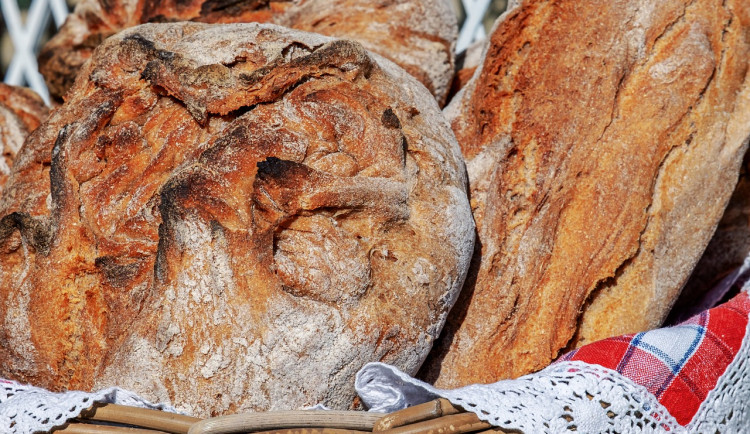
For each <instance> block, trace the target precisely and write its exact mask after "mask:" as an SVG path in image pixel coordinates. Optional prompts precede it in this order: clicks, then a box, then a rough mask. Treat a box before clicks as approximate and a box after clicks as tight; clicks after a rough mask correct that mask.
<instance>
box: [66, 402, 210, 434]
mask: <svg viewBox="0 0 750 434" xmlns="http://www.w3.org/2000/svg"><path fill="white" fill-rule="evenodd" d="M79 419H84V420H91V421H101V422H115V423H122V424H127V425H134V426H137V427H141V428H148V429H151V430H156V431H163V432H167V433H172V434H187V432H188V430H189V429H190V427H191V426H192V425H193V424H195V423H196V422H200V420H201V419H199V418H197V417H190V416H183V415H181V414H176V413H170V412H168V411H160V410H149V409H146V408H138V407H129V406H126V405H118V404H105V405H103V406H101V407H93V408H91V409H89V410H85V411H84V412H83V413H81V416H80V417H79ZM63 432H66V431H63ZM68 432H70V431H67V432H66V433H68Z"/></svg>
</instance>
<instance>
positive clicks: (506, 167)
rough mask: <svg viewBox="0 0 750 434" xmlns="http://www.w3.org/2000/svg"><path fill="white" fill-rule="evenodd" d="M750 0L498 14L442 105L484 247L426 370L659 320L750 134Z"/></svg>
mask: <svg viewBox="0 0 750 434" xmlns="http://www.w3.org/2000/svg"><path fill="white" fill-rule="evenodd" d="M744 3H745V2H742V1H734V2H732V1H729V2H721V1H713V0H703V1H701V0H699V1H692V2H690V1H682V0H674V1H668V2H662V3H660V4H659V6H658V7H655V6H654V3H653V2H648V1H637V2H609V1H595V0H592V1H586V2H574V1H533V0H529V1H524V2H520V5H519V6H517V7H516V8H515V9H512V10H510V11H509V12H507V13H506V15H504V16H503V18H502V19H501V20H500V21H499V22H498V23H496V25H495V28H494V29H493V31H492V33H491V35H490V46H489V48H488V51H487V53H486V54H485V56H486V57H485V59H484V61H483V64H482V65H481V66H480V68H479V69H478V70H477V72H476V74H475V75H474V78H473V79H472V81H471V82H470V83H469V85H468V86H467V87H466V88H465V89H464V90H463V91H462V93H461V94H459V96H460V98H458V99H457V100H454V101H453V102H452V103H451V105H450V106H449V107H448V108H447V109H446V113H447V114H448V116H449V117H450V119H451V120H452V125H453V129H454V131H455V132H456V135H457V137H458V140H459V143H460V144H461V146H462V149H463V151H464V155H465V156H466V158H467V168H468V171H469V179H470V184H471V200H472V209H473V211H474V216H475V219H476V222H477V227H478V231H479V242H480V243H481V250H480V251H478V253H477V256H476V257H475V258H476V261H475V262H474V269H473V275H472V274H471V273H470V279H469V282H470V284H469V285H468V287H467V288H465V291H464V293H463V294H462V296H461V298H460V299H459V301H458V303H457V309H456V310H455V316H454V315H453V314H452V316H451V318H450V319H449V323H448V324H447V325H446V331H445V334H444V335H443V338H442V339H441V343H440V346H439V348H438V349H437V350H436V351H435V352H434V353H433V357H432V361H431V362H430V363H429V364H428V366H427V367H426V368H425V372H424V375H425V376H426V377H427V378H429V379H436V378H437V380H438V382H437V384H438V385H439V386H441V387H455V386H459V385H463V384H467V383H471V382H487V381H495V380H497V379H500V378H508V377H515V376H518V375H521V374H525V373H528V372H531V371H534V370H538V369H540V368H542V367H544V366H545V365H547V364H548V363H549V362H550V361H551V360H552V359H553V358H555V357H556V356H557V355H558V353H559V352H560V350H561V349H563V348H565V347H566V346H567V345H568V344H569V342H570V341H571V338H573V337H574V333H576V331H577V333H578V334H577V335H576V337H575V343H577V344H581V343H585V342H588V341H591V340H595V339H599V338H603V337H606V336H610V335H613V334H619V333H626V332H633V331H639V330H643V329H647V328H652V327H654V326H656V325H658V324H659V323H660V321H662V320H663V318H664V316H665V315H666V313H667V311H668V309H669V307H670V306H671V303H672V302H673V301H674V299H675V297H676V295H677V293H678V292H679V289H680V288H681V286H682V285H683V283H684V282H685V280H686V279H687V276H688V275H689V273H690V270H691V269H692V267H693V266H694V264H695V262H696V261H697V259H698V257H699V255H700V252H701V251H702V250H703V248H704V247H705V245H706V243H707V242H708V238H709V237H710V234H711V232H712V231H713V228H714V227H715V225H716V223H717V221H718V219H719V216H720V215H721V210H722V209H723V207H724V205H725V204H726V201H727V200H728V197H729V194H730V193H731V190H732V187H733V185H734V183H735V182H736V176H737V173H738V168H739V163H740V157H739V156H740V155H742V152H743V151H744V148H745V146H746V141H745V139H746V138H747V136H748V134H749V133H750V131H748V130H749V129H750V125H748V124H747V122H746V119H747V116H748V113H750V104H748V96H749V95H750V90H749V88H750V85H749V84H748V78H747V70H748V60H747V59H748V58H749V54H750V51H749V49H748V47H749V45H748V44H749V43H750V41H748V33H747V29H748V27H749V25H750V24H749V23H748V17H747V14H748V12H747V8H746V5H745V4H744ZM743 92H744V93H743ZM742 119H745V121H744V124H743V123H742ZM581 310H584V312H583V314H582V316H581V318H580V322H581V323H580V327H579V314H580V312H581ZM480 366H481V367H482V369H479V368H478V367H480Z"/></svg>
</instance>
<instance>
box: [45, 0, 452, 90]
mask: <svg viewBox="0 0 750 434" xmlns="http://www.w3.org/2000/svg"><path fill="white" fill-rule="evenodd" d="M188 20H190V21H198V22H205V23H241V22H268V23H274V24H279V25H283V26H285V27H290V28H294V29H298V30H304V31H308V32H315V33H320V34H323V35H326V36H332V37H338V38H344V39H352V40H355V41H358V42H360V43H362V44H363V45H364V46H365V48H367V49H368V50H372V51H374V52H376V53H378V54H380V55H382V56H384V57H386V58H388V59H390V60H392V61H394V62H395V63H397V64H398V65H399V66H401V67H403V68H404V69H406V70H407V72H409V73H410V74H412V75H413V76H414V77H416V78H417V79H418V80H419V81H420V82H421V83H422V84H424V85H425V86H427V88H428V89H429V90H430V92H432V93H433V95H435V97H436V98H437V99H438V101H439V102H440V103H441V104H443V103H445V98H446V95H447V93H448V86H449V85H450V80H451V78H452V74H453V62H454V59H453V48H454V46H455V41H456V38H457V34H458V33H457V32H458V30H457V23H456V18H455V16H454V15H453V12H452V11H451V9H450V6H449V5H448V2H446V1H444V0H419V1H405V0H278V1H269V0H243V1H238V2H226V1H220V0H191V1H173V0H171V1H135V0H83V1H81V2H80V3H79V4H78V5H77V6H76V10H75V12H74V13H73V14H72V15H71V16H70V17H69V18H68V21H67V22H66V23H65V25H64V26H63V27H62V28H61V29H60V31H59V33H58V34H57V35H56V36H55V37H53V38H52V39H51V40H50V41H49V42H48V43H47V44H45V46H44V47H42V50H41V52H40V54H39V69H40V71H41V72H42V75H44V77H45V79H46V80H47V85H48V86H49V88H50V93H51V94H52V95H53V96H55V97H58V98H61V97H63V96H64V95H65V92H67V90H68V89H69V88H70V87H71V86H72V85H73V81H74V80H75V76H76V74H77V73H78V71H79V70H80V68H81V67H82V66H83V63H84V62H85V61H86V60H87V59H88V58H89V57H91V53H92V51H93V50H94V48H96V47H97V46H98V45H99V44H100V43H101V42H102V41H103V40H104V39H106V38H107V37H109V36H111V35H113V34H115V33H117V32H118V31H120V30H123V29H126V28H129V27H132V26H135V25H138V24H143V23H151V22H172V21H188Z"/></svg>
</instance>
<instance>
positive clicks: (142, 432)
mask: <svg viewBox="0 0 750 434" xmlns="http://www.w3.org/2000/svg"><path fill="white" fill-rule="evenodd" d="M52 432H53V434H57V433H62V434H167V433H166V432H165V431H154V430H151V429H141V428H127V427H119V426H106V425H91V424H88V423H71V424H68V425H67V426H66V427H65V428H63V429H61V430H54V431H52Z"/></svg>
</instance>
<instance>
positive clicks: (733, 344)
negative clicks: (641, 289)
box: [556, 292, 750, 430]
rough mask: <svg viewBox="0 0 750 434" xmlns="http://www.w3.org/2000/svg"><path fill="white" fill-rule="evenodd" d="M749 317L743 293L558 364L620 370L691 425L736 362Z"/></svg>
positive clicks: (573, 354) (589, 348) (599, 343)
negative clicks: (676, 321)
mask: <svg viewBox="0 0 750 434" xmlns="http://www.w3.org/2000/svg"><path fill="white" fill-rule="evenodd" d="M749 314H750V296H748V293H746V292H741V293H740V294H739V295H737V296H735V297H734V298H733V299H731V300H730V301H729V302H727V303H725V304H722V305H720V306H718V307H715V308H713V309H709V310H707V311H704V312H702V313H700V314H698V315H696V316H694V317H692V318H690V319H689V320H687V321H685V322H683V323H681V324H680V325H678V326H674V327H668V328H663V329H656V330H652V331H648V332H644V333H637V334H633V335H624V336H618V337H614V338H609V339H604V340H602V341H597V342H594V343H591V344H589V345H585V346H583V347H581V348H579V349H577V350H573V351H571V352H570V353H568V354H566V355H564V356H563V357H562V358H560V359H559V360H558V362H556V363H559V362H561V361H581V362H585V363H589V364H595V365H600V366H603V367H605V368H609V369H612V370H615V371H617V372H619V373H620V374H622V375H623V376H625V377H627V378H629V379H631V380H632V381H634V382H635V383H637V384H640V385H641V386H643V387H645V388H646V389H647V390H648V391H649V392H650V393H651V394H652V395H654V396H655V397H656V398H657V399H658V400H659V402H660V403H661V404H662V405H663V406H664V407H666V409H667V410H668V411H669V413H670V414H671V415H672V416H674V418H675V419H677V422H678V423H680V424H681V425H687V424H688V423H689V422H690V421H691V420H692V419H693V417H694V416H695V414H696V412H697V411H698V408H699V407H700V406H701V404H702V403H703V401H704V400H705V399H706V397H707V395H708V393H709V392H710V391H711V390H713V389H714V388H715V387H716V384H717V382H718V380H719V378H720V377H721V376H722V375H723V374H724V372H725V371H726V369H727V367H728V366H729V364H730V363H731V362H732V361H733V360H734V359H735V356H736V355H737V352H738V351H739V349H740V346H741V345H742V341H743V339H744V338H745V333H746V330H747V323H748V315H749ZM748 405H750V403H749V404H748ZM748 430H750V427H748Z"/></svg>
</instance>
